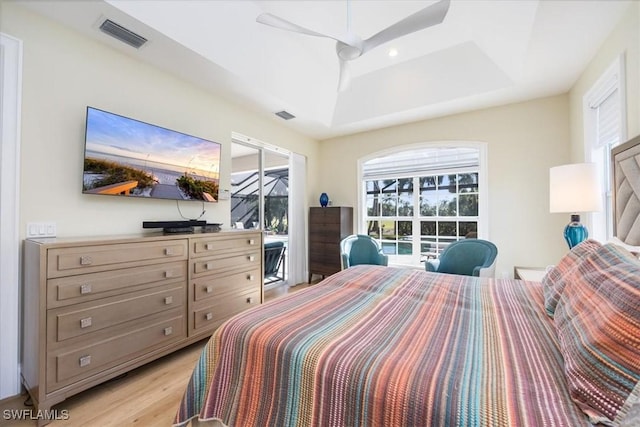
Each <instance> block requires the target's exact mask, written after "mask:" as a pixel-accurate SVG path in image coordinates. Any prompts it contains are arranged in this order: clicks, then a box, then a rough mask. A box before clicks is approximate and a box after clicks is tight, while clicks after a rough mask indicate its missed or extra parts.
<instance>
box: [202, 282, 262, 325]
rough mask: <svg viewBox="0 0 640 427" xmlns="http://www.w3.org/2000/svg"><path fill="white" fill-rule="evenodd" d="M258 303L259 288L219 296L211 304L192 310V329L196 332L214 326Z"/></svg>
mask: <svg viewBox="0 0 640 427" xmlns="http://www.w3.org/2000/svg"><path fill="white" fill-rule="evenodd" d="M258 305H260V290H259V289H256V290H255V291H248V292H241V293H237V294H235V295H227V296H226V297H224V298H219V299H217V300H215V302H214V303H213V304H211V305H209V306H207V307H204V308H200V309H197V310H195V311H194V312H193V328H194V331H195V332H196V333H198V332H202V331H204V330H209V329H213V328H216V327H218V326H219V325H220V324H221V323H222V322H223V321H225V320H227V319H228V318H230V317H231V316H233V315H235V314H238V313H240V312H242V311H244V310H247V309H249V308H251V307H256V306H258Z"/></svg>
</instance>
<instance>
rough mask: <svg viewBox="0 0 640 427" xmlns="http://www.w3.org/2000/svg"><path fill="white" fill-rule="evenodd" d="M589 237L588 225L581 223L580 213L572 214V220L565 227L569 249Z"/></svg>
mask: <svg viewBox="0 0 640 427" xmlns="http://www.w3.org/2000/svg"><path fill="white" fill-rule="evenodd" d="M588 237H589V232H588V231H587V227H585V226H584V225H582V224H580V215H571V222H570V223H569V224H567V226H566V227H565V228H564V239H565V240H566V241H567V244H568V245H569V249H571V248H573V247H574V246H577V245H579V244H580V243H581V242H582V241H584V240H586V239H587V238H588Z"/></svg>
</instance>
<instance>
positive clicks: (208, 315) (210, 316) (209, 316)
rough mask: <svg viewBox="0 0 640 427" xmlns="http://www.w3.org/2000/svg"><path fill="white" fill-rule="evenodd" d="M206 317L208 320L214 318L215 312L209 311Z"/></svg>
mask: <svg viewBox="0 0 640 427" xmlns="http://www.w3.org/2000/svg"><path fill="white" fill-rule="evenodd" d="M204 318H205V319H207V320H211V319H213V313H207V314H206V315H205V316H204Z"/></svg>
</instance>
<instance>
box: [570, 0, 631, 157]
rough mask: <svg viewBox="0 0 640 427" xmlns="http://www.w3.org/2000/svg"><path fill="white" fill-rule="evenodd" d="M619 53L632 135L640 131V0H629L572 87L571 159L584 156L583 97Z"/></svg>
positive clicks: (628, 137)
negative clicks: (624, 12) (620, 16)
mask: <svg viewBox="0 0 640 427" xmlns="http://www.w3.org/2000/svg"><path fill="white" fill-rule="evenodd" d="M620 55H624V60H625V74H626V81H625V83H626V98H627V99H626V101H627V104H626V105H627V139H631V138H633V137H634V136H636V135H638V134H640V2H632V4H631V6H630V7H629V11H628V13H626V14H625V15H624V17H623V19H622V20H621V21H620V23H619V24H618V25H617V26H616V28H615V29H614V31H613V32H612V33H611V35H609V37H608V38H607V40H606V41H605V42H604V43H603V45H602V47H601V48H600V49H599V50H598V53H597V55H596V56H595V57H594V58H593V59H592V60H591V62H590V63H589V65H588V66H587V68H585V70H584V71H583V73H582V75H581V76H580V78H579V79H578V81H577V82H576V84H575V85H574V86H573V88H572V89H571V92H570V94H569V95H570V97H569V100H570V101H569V102H570V110H571V160H572V161H573V162H583V161H584V160H585V155H584V139H585V138H584V125H583V107H582V102H583V97H584V95H585V94H586V93H587V92H588V91H589V90H590V89H591V88H592V87H593V85H594V84H595V82H596V81H597V80H598V79H599V78H600V76H602V74H603V73H604V72H605V71H606V70H607V68H609V66H611V64H613V62H614V61H615V60H617V58H619V57H620Z"/></svg>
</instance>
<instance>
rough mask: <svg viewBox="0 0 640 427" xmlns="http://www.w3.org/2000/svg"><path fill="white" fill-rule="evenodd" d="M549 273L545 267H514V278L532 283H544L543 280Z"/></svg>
mask: <svg viewBox="0 0 640 427" xmlns="http://www.w3.org/2000/svg"><path fill="white" fill-rule="evenodd" d="M546 273H547V269H546V268H545V267H517V266H516V267H513V277H514V278H515V279H520V280H528V281H530V282H542V278H543V277H544V275H545V274H546Z"/></svg>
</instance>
